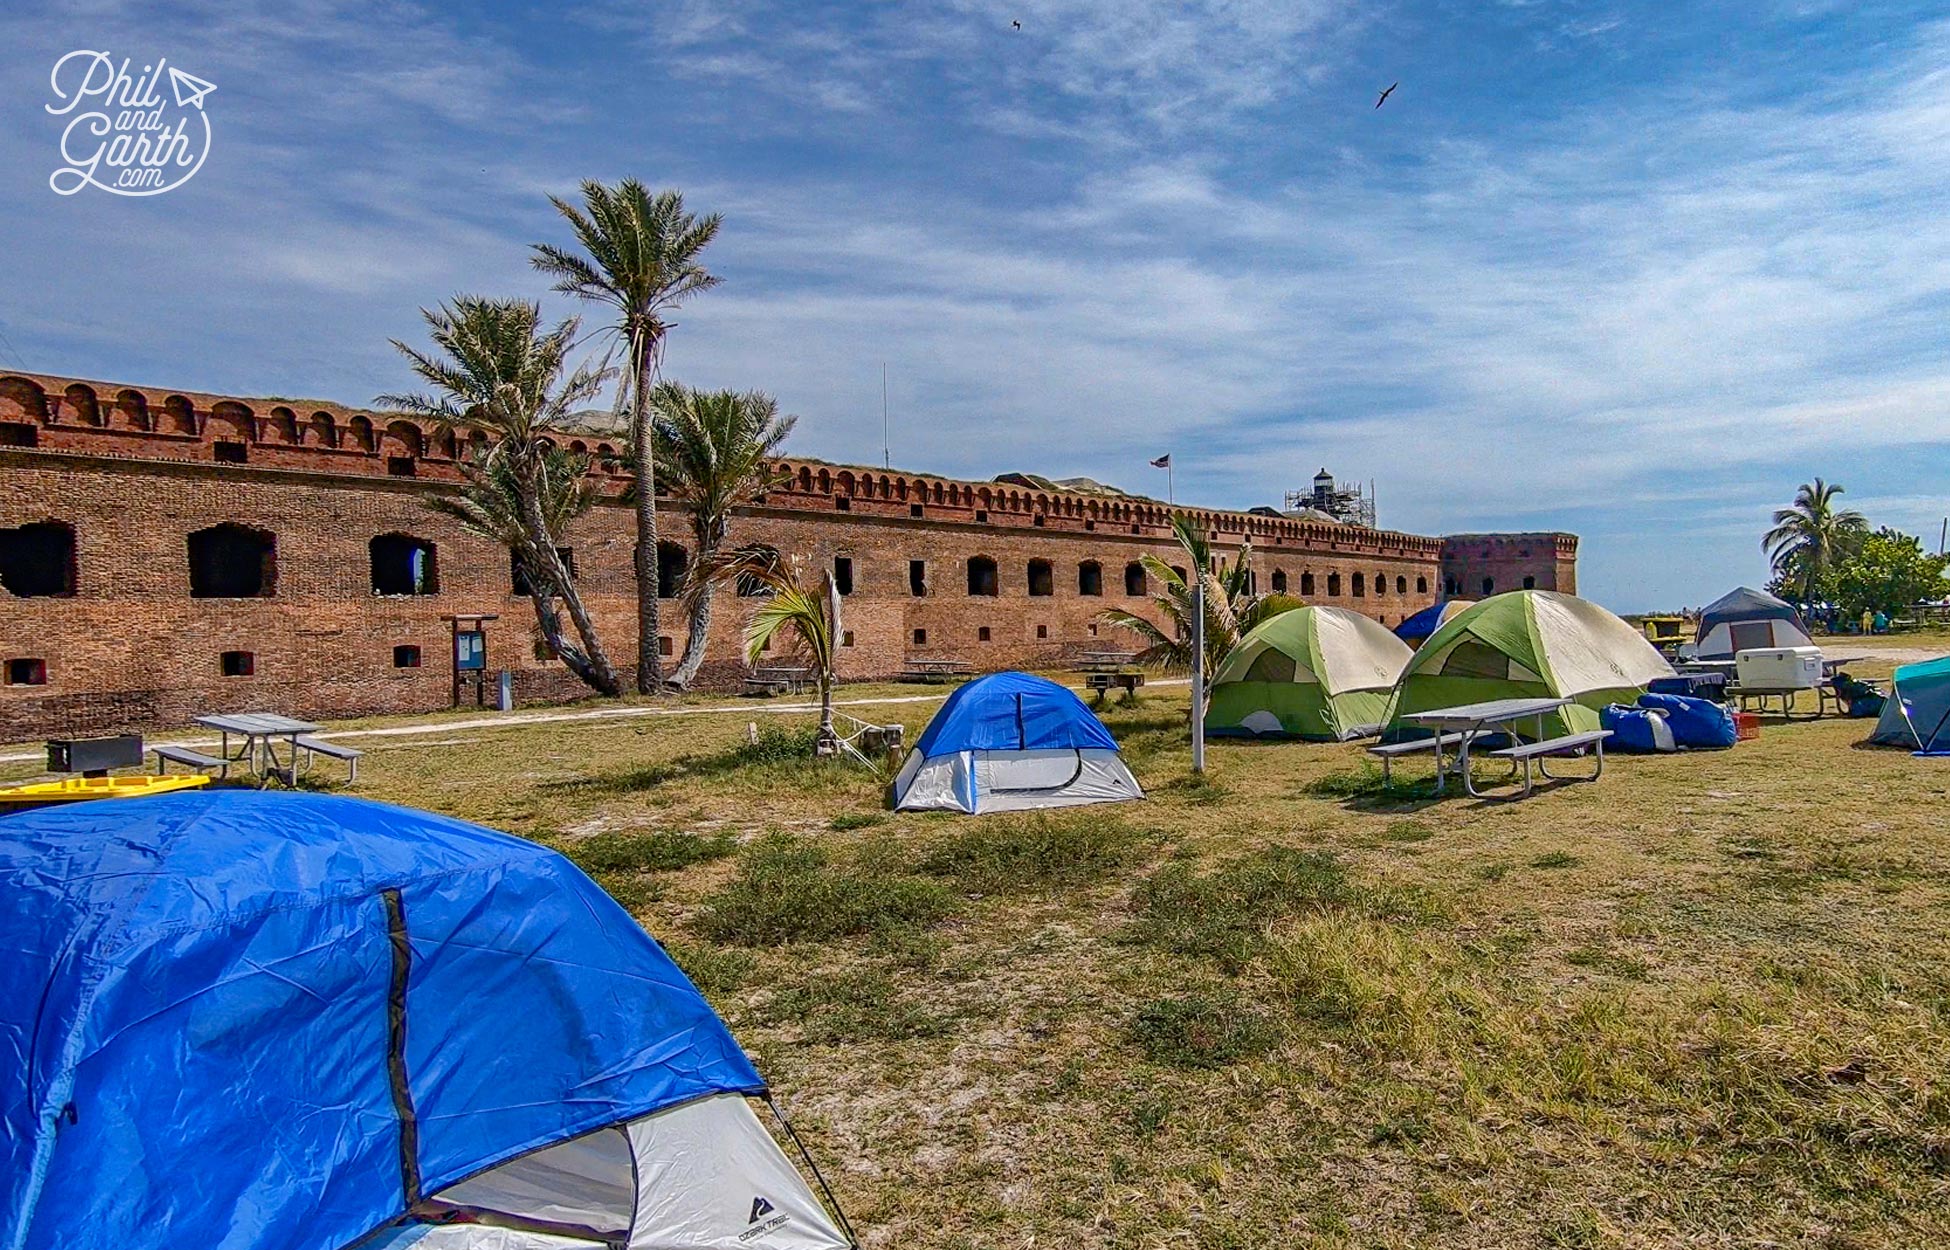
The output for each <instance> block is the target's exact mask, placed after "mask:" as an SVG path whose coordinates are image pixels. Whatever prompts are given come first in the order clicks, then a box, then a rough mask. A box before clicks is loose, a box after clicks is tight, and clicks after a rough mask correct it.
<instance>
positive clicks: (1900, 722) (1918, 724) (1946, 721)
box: [1869, 655, 1950, 755]
mask: <svg viewBox="0 0 1950 1250" xmlns="http://www.w3.org/2000/svg"><path fill="white" fill-rule="evenodd" d="M1869 741H1870V742H1874V743H1878V744H1880V745H1882V746H1889V747H1908V748H1909V749H1910V750H1912V751H1918V752H1921V753H1922V754H1925V755H1950V655H1947V656H1944V657H1942V658H1941V659H1936V660H1925V661H1924V662H1923V663H1921V664H1905V665H1903V666H1902V667H1900V668H1898V669H1897V670H1896V675H1895V677H1894V678H1893V679H1891V682H1890V691H1889V697H1888V698H1887V699H1885V700H1884V701H1883V704H1882V716H1881V718H1880V719H1879V720H1877V721H1876V729H1875V732H1874V733H1872V734H1870V735H1869Z"/></svg>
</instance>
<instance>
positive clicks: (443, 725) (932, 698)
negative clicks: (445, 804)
mask: <svg viewBox="0 0 1950 1250" xmlns="http://www.w3.org/2000/svg"><path fill="white" fill-rule="evenodd" d="M1185 684H1187V682H1186V679H1185V678H1183V677H1168V678H1165V679H1164V680H1161V681H1154V682H1152V683H1151V685H1153V686H1182V685H1185ZM947 697H948V696H947V695H946V694H907V695H884V696H881V697H879V698H872V699H835V700H834V701H833V706H834V707H872V706H874V705H875V704H898V703H939V702H941V701H942V700H943V699H945V698H947ZM818 712H819V705H818V704H817V703H775V704H768V705H766V706H763V707H760V706H756V705H752V706H745V705H742V704H736V703H733V704H726V705H724V706H709V707H611V708H599V709H597V710H595V711H590V712H526V713H519V712H518V713H510V714H508V715H505V716H480V717H476V718H474V719H472V720H442V721H434V722H431V723H429V724H424V725H393V726H390V727H388V728H385V729H339V730H328V731H326V732H323V733H317V734H313V735H312V737H315V738H328V739H339V738H406V737H414V736H417V735H420V734H434V733H450V732H453V731H454V730H459V729H498V728H501V727H503V726H508V725H548V724H558V723H562V722H566V721H586V720H629V719H633V718H635V717H639V716H727V715H732V714H736V715H740V716H742V715H745V714H746V713H750V714H752V715H754V716H791V715H795V714H800V715H802V714H807V713H810V714H814V715H817V714H818ZM215 744H216V740H215V739H198V740H194V741H190V740H185V741H182V742H175V741H172V742H165V743H161V744H159V745H162V746H181V747H190V748H192V749H196V748H200V747H209V746H214V745H215ZM43 758H45V756H44V755H43V754H42V753H41V752H39V751H15V752H12V753H10V754H7V755H0V764H30V763H32V762H34V761H35V760H38V759H43Z"/></svg>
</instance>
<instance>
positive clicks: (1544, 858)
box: [1530, 851, 1584, 868]
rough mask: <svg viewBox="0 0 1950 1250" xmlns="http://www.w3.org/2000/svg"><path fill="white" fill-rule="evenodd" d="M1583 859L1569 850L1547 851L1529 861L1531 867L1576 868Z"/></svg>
mask: <svg viewBox="0 0 1950 1250" xmlns="http://www.w3.org/2000/svg"><path fill="white" fill-rule="evenodd" d="M1583 862H1584V861H1583V860H1581V859H1579V858H1578V857H1577V856H1575V855H1573V854H1571V852H1569V851H1549V852H1546V853H1545V854H1542V855H1539V856H1538V857H1537V858H1536V859H1533V860H1531V861H1530V866H1531V867H1532V868H1576V867H1577V866H1578V865H1579V864H1581V863H1583Z"/></svg>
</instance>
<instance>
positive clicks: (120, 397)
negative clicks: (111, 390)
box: [115, 391, 152, 431]
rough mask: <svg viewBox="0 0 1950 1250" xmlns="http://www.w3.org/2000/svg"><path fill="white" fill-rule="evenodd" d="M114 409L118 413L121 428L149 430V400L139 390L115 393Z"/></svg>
mask: <svg viewBox="0 0 1950 1250" xmlns="http://www.w3.org/2000/svg"><path fill="white" fill-rule="evenodd" d="M115 411H116V412H117V413H118V414H120V420H121V424H122V428H123V429H127V430H145V431H146V430H149V429H151V428H152V427H151V426H150V424H149V401H148V400H147V399H146V398H144V396H143V394H142V392H141V391H118V392H116V395H115Z"/></svg>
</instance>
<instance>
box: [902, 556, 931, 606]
mask: <svg viewBox="0 0 1950 1250" xmlns="http://www.w3.org/2000/svg"><path fill="white" fill-rule="evenodd" d="M907 593H909V594H911V595H913V596H914V597H915V598H916V599H920V598H925V597H926V595H927V593H928V562H927V561H926V560H909V561H908V562H907Z"/></svg>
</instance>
